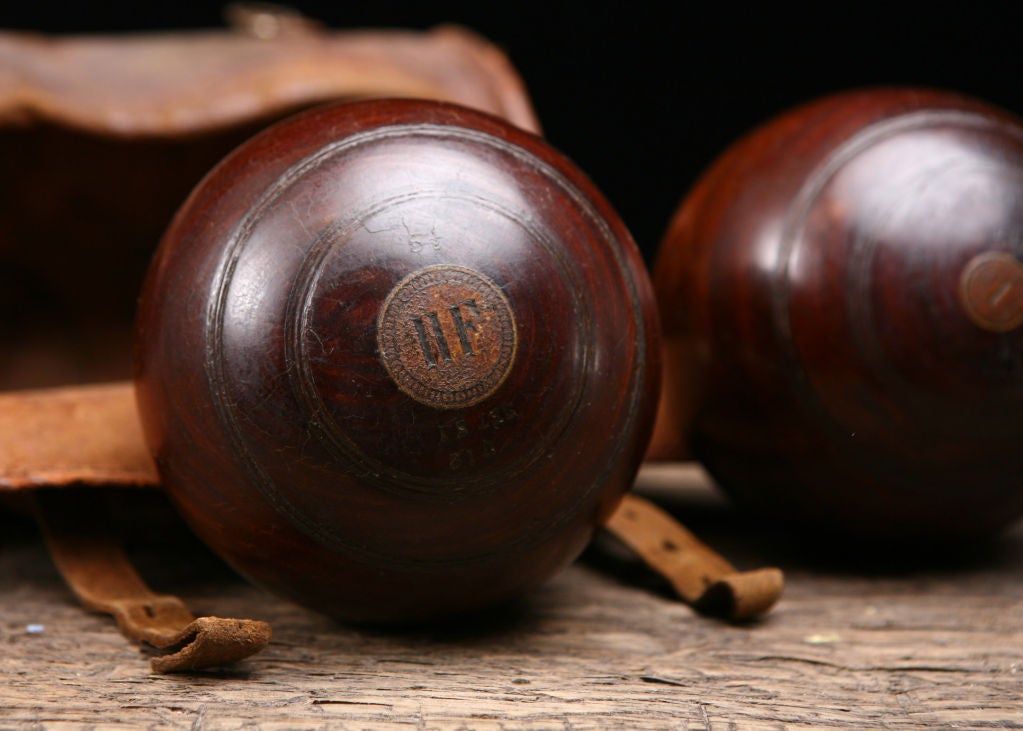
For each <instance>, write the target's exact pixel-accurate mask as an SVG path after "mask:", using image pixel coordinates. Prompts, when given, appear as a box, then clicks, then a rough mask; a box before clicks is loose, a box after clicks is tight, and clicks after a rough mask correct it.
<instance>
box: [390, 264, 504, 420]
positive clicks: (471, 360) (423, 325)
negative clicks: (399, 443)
mask: <svg viewBox="0 0 1023 731" xmlns="http://www.w3.org/2000/svg"><path fill="white" fill-rule="evenodd" d="M377 346H378V348H379V350H380V358H381V360H382V361H383V363H384V366H385V367H386V368H387V372H388V373H390V375H391V378H393V379H394V382H395V383H396V384H397V385H398V388H400V389H401V390H402V391H404V392H405V393H406V394H408V395H409V396H411V397H412V398H414V399H415V400H416V401H418V402H420V403H423V404H426V405H427V406H432V407H434V408H437V409H457V408H462V407H464V406H471V405H472V404H476V403H479V402H480V401H483V400H484V399H486V398H487V397H488V396H490V395H491V394H492V393H494V391H496V390H497V388H498V387H499V386H500V385H501V384H502V383H503V382H504V379H505V378H506V377H507V376H508V372H509V371H510V370H511V367H512V364H513V363H514V361H515V351H516V348H517V346H518V335H517V333H516V326H515V316H514V314H513V313H512V309H511V306H510V305H509V304H508V300H507V298H506V297H505V296H504V293H503V292H502V291H501V289H500V287H498V286H497V285H496V284H494V282H493V281H491V280H490V279H489V278H487V277H486V276H484V275H483V274H480V273H479V272H475V271H473V270H471V269H466V268H464V267H456V266H432V267H427V268H425V269H420V270H419V271H417V272H413V273H412V274H410V275H409V276H407V277H405V278H404V279H402V280H401V281H400V282H398V284H397V285H396V286H395V287H394V289H392V290H391V293H390V294H389V295H387V299H386V300H385V301H384V306H383V307H382V308H381V310H380V316H379V318H378V320H377Z"/></svg>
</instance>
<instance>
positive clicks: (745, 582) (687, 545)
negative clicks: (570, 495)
mask: <svg viewBox="0 0 1023 731" xmlns="http://www.w3.org/2000/svg"><path fill="white" fill-rule="evenodd" d="M605 527H606V528H607V529H608V530H609V531H610V532H611V533H612V534H614V535H615V536H616V537H617V538H618V539H619V540H620V541H622V542H623V543H625V544H626V545H627V546H628V547H629V548H631V549H632V550H633V551H635V552H636V553H637V554H638V555H639V557H640V558H641V559H643V561H644V563H646V564H647V565H648V566H649V567H650V568H652V569H653V570H654V571H656V572H657V573H658V574H660V575H661V576H663V577H664V578H665V579H667V580H668V581H669V582H670V583H671V585H672V587H673V588H674V589H675V591H676V592H677V593H678V595H679V596H680V597H681V598H682V599H683V600H684V601H686V602H687V603H689V604H691V605H692V606H693V607H694V608H695V609H696V610H697V611H700V612H703V613H705V614H710V615H713V616H718V617H724V618H727V619H731V620H744V619H752V618H754V617H758V616H760V615H762V614H765V613H766V612H767V611H768V610H770V609H771V607H773V606H774V605H775V603H777V601H778V599H779V598H780V597H781V592H782V589H783V588H784V584H785V581H784V577H783V575H782V572H781V571H780V570H779V569H776V568H765V569H758V570H756V571H737V570H736V569H735V567H734V566H732V564H730V563H729V562H728V561H726V560H725V559H724V558H722V557H721V556H719V555H718V554H717V553H715V552H714V551H712V550H711V549H710V548H709V547H708V546H706V545H705V544H704V543H702V542H701V541H700V540H699V539H698V538H697V537H696V536H694V535H693V534H692V533H691V532H690V531H689V530H688V529H687V528H686V527H685V526H683V525H682V524H681V523H679V522H678V521H677V520H675V519H674V518H673V517H671V516H670V515H668V514H667V513H666V512H664V511H663V510H661V509H660V508H658V507H657V506H655V505H654V504H653V503H651V502H650V501H649V500H645V499H643V498H641V497H637V496H636V495H626V496H625V499H624V500H622V503H621V505H620V506H619V507H618V510H617V511H615V513H614V515H612V516H611V519H610V520H609V521H608V522H607V524H606V525H605Z"/></svg>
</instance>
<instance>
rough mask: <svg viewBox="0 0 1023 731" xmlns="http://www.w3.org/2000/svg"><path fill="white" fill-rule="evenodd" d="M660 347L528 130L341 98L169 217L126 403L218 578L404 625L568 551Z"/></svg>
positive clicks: (570, 555)
mask: <svg viewBox="0 0 1023 731" xmlns="http://www.w3.org/2000/svg"><path fill="white" fill-rule="evenodd" d="M658 337H659V336H658V331H657V321H656V313H655V305H654V301H653V294H652V290H651V288H650V285H649V282H648V280H647V279H646V277H645V274H644V271H643V269H642V262H641V259H640V257H639V253H638V250H637V249H636V247H635V245H634V244H633V242H632V240H631V238H630V236H629V234H628V232H627V231H626V229H625V228H624V226H623V225H622V223H621V222H620V220H619V219H618V217H617V216H616V215H615V214H614V212H613V211H612V210H611V209H610V207H609V206H608V204H607V203H606V201H605V200H604V198H603V197H602V196H601V195H600V194H599V193H598V192H597V191H596V190H595V189H594V187H593V186H592V184H591V183H590V182H589V181H588V180H587V179H586V178H585V177H584V176H583V175H582V174H581V173H580V172H579V171H578V170H577V169H576V168H575V167H574V166H572V165H571V164H570V163H569V162H568V161H567V160H566V159H565V158H564V157H562V156H561V155H559V154H558V153H556V152H554V151H553V150H552V149H551V148H550V147H548V146H547V145H546V144H545V143H544V142H543V141H542V140H541V139H539V138H538V137H535V136H533V135H531V134H528V133H526V132H523V131H521V130H519V129H516V128H514V127H512V126H510V125H508V124H505V123H503V122H501V121H500V120H497V119H496V118H493V117H489V116H486V115H483V114H480V113H477V112H472V111H469V110H466V109H462V108H459V107H455V106H451V105H445V104H440V103H434V102H416V101H384V102H381V101H375V102H365V103H357V104H348V105H340V106H333V107H328V108H324V109H318V110H314V111H312V112H309V113H306V114H304V115H300V116H298V117H296V118H293V119H292V120H289V121H286V122H284V123H282V124H280V125H278V126H276V127H273V128H271V129H270V130H268V131H266V132H265V133H263V134H260V135H258V136H257V137H255V138H254V139H252V140H251V141H249V142H248V143H246V144H245V145H243V146H242V147H241V148H239V149H238V150H237V151H236V152H234V153H233V154H232V155H231V156H230V157H228V158H227V159H226V160H225V161H224V162H223V163H221V164H220V165H219V166H218V167H217V168H215V169H214V170H213V172H211V173H210V175H209V176H208V177H207V178H206V179H205V180H204V181H203V182H202V183H200V185H199V186H198V187H197V189H196V190H195V191H194V192H193V193H192V195H191V197H190V198H189V199H188V201H187V202H186V203H185V205H184V206H183V208H182V209H181V211H180V212H179V213H178V215H177V217H176V218H175V220H174V222H173V224H172V225H171V227H170V229H169V231H168V233H167V234H166V237H165V239H164V240H163V242H162V243H161V246H160V247H159V250H158V251H157V253H156V256H155V259H154V261H153V264H152V267H151V269H150V272H149V276H148V279H147V282H146V284H145V287H144V292H143V295H142V301H141V309H140V315H139V323H138V332H137V342H138V346H137V353H136V356H137V357H136V370H137V373H136V375H137V385H138V389H137V390H138V399H139V408H140V412H141V415H142V420H143V424H144V429H145V433H146V437H147V440H148V443H149V445H150V448H151V449H152V452H153V454H154V456H155V459H156V462H157V465H158V468H159V471H160V475H161V478H162V480H163V481H164V483H165V484H166V487H167V489H168V490H169V492H170V494H171V495H172V498H173V500H174V501H175V503H176V504H177V505H178V507H179V508H180V510H181V512H182V514H183V515H184V516H185V518H186V520H187V521H188V522H189V523H190V524H191V525H192V527H193V528H194V529H195V531H196V532H197V533H198V534H199V536H200V537H201V538H202V539H203V540H204V541H206V542H207V543H208V544H209V545H210V546H211V547H213V548H214V549H215V550H216V551H217V552H218V553H220V554H221V555H222V556H223V557H224V558H225V559H226V560H227V561H228V562H229V563H231V564H232V565H233V566H234V567H235V568H237V569H238V570H239V571H240V572H241V573H242V574H244V575H245V576H247V577H249V578H250V579H252V580H253V581H255V582H256V583H258V584H261V585H263V586H265V587H267V588H269V589H270V590H272V591H274V592H277V593H279V594H281V595H284V596H286V597H289V598H291V599H293V600H295V601H297V602H299V603H301V604H304V605H307V606H309V607H312V608H314V609H317V610H320V611H322V612H325V613H328V614H331V615H333V616H335V617H340V618H345V619H352V620H360V621H419V620H425V619H429V618H433V617H437V616H441V615H447V614H452V613H458V612H463V611H467V610H471V609H475V608H478V607H482V606H485V605H489V604H492V603H495V602H498V601H501V600H503V599H506V598H508V597H510V596H513V595H515V594H518V593H520V592H522V591H525V590H527V589H529V588H531V587H533V586H535V585H537V584H538V583H540V582H541V581H543V580H544V579H546V578H547V577H549V576H550V575H552V574H553V573H554V572H556V571H557V570H558V569H560V568H562V567H563V566H565V565H566V564H567V563H569V562H570V561H572V560H573V559H574V558H575V557H576V556H577V555H578V554H579V553H580V551H581V550H582V549H583V547H584V546H585V544H586V543H587V541H588V540H589V538H590V536H591V534H592V532H593V531H594V529H595V528H596V527H597V526H599V525H600V524H601V523H602V522H603V520H604V519H605V518H606V517H608V515H609V514H610V512H611V511H612V510H613V509H614V508H615V506H616V505H617V503H618V502H619V500H620V498H621V496H622V495H623V494H624V492H625V491H626V490H627V489H628V487H629V486H630V484H631V481H632V478H633V476H634V474H635V472H636V470H637V468H638V464H639V462H640V459H641V457H642V453H643V450H644V448H645V444H646V440H647V438H648V436H649V431H650V427H651V423H652V418H653V407H654V404H655V400H656V399H655V396H656V393H657V389H658V383H657V381H658V376H659V369H660V364H659V360H658V358H659V354H658V351H657V350H656V349H655V347H656V343H657V339H658Z"/></svg>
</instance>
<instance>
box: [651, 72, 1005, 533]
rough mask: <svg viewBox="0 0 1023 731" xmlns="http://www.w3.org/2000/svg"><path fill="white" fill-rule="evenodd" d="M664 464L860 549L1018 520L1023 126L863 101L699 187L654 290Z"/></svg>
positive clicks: (757, 151)
mask: <svg viewBox="0 0 1023 731" xmlns="http://www.w3.org/2000/svg"><path fill="white" fill-rule="evenodd" d="M654 281H655V290H656V291H657V296H658V302H659V307H660V312H661V317H662V323H663V327H664V331H665V361H666V364H665V381H666V384H665V390H664V401H663V403H662V413H661V416H660V417H659V421H658V426H657V429H656V430H655V438H654V447H653V448H652V452H651V454H652V456H655V457H656V456H660V457H665V456H677V455H679V454H680V453H681V450H682V449H686V448H688V449H691V451H692V454H693V455H694V456H696V457H697V458H699V459H700V460H702V461H703V462H704V464H705V465H706V466H707V467H708V469H709V470H710V472H711V473H712V474H713V476H714V477H715V479H716V480H717V481H718V482H719V484H720V485H721V486H722V487H724V488H725V489H726V490H727V491H728V492H729V493H730V494H731V495H733V496H734V497H735V498H736V499H737V500H738V501H739V502H741V503H742V504H744V505H746V506H747V507H750V508H752V509H754V510H757V511H761V512H763V513H766V514H768V515H771V516H774V517H777V518H781V519H783V520H787V521H795V522H799V523H801V524H802V525H803V526H804V527H806V526H809V527H812V528H815V529H819V530H824V531H835V530H837V531H840V532H842V533H846V534H855V535H858V536H861V537H863V538H881V539H897V540H917V539H923V540H927V541H933V540H950V539H961V538H970V537H977V536H981V535H984V534H989V533H992V532H994V531H997V530H998V529H1000V528H1002V527H1004V526H1006V525H1007V524H1008V523H1010V522H1011V521H1013V520H1014V519H1015V518H1017V517H1018V516H1019V515H1020V513H1021V509H1023V127H1021V124H1020V122H1019V120H1017V119H1016V118H1014V117H1011V116H1010V115H1008V114H1007V113H1005V112H1003V111H1000V110H998V109H995V108H993V107H991V106H988V105H986V104H983V103H980V102H978V101H974V100H971V99H968V98H964V97H961V96H957V95H953V94H949V93H941V92H936V91H923V90H911V89H905V90H878V91H862V92H851V93H845V94H840V95H837V96H833V97H830V98H825V99H823V100H821V101H817V102H815V103H811V104H809V105H806V106H803V107H801V108H798V109H796V110H794V111H791V112H789V113H787V114H785V115H783V116H780V117H778V118H777V119H775V120H774V121H772V122H770V123H768V124H767V125H765V126H763V127H761V128H760V129H758V130H756V131H754V132H753V133H752V134H750V135H749V136H747V137H746V138H745V139H743V140H741V141H740V142H738V143H737V144H736V145H734V146H733V147H732V148H731V149H730V150H728V151H727V152H726V153H725V154H724V155H723V156H722V157H721V158H720V159H719V160H718V161H717V162H716V164H714V165H713V167H712V168H711V169H710V170H709V171H708V172H707V173H706V174H705V175H704V176H703V177H702V178H701V179H700V180H699V182H698V183H697V185H696V186H695V188H694V189H693V190H692V192H691V194H690V195H689V196H688V198H687V200H686V201H685V202H684V204H683V205H682V207H681V208H680V210H679V211H678V212H677V214H676V217H675V218H674V220H673V222H672V224H671V226H670V229H669V232H668V234H667V236H666V238H665V239H664V241H663V244H662V249H661V251H660V253H659V259H658V261H657V264H656V269H655V276H654Z"/></svg>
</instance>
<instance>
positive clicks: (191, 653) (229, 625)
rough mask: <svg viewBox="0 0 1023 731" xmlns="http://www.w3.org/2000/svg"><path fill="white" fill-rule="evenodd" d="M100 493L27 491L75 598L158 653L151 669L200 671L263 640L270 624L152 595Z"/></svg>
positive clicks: (266, 639) (267, 637) (243, 655)
mask: <svg viewBox="0 0 1023 731" xmlns="http://www.w3.org/2000/svg"><path fill="white" fill-rule="evenodd" d="M103 497H104V495H102V494H100V493H96V492H90V491H87V490H60V489H53V488H48V489H44V490H38V491H36V492H35V493H34V494H33V498H34V502H35V508H36V515H37V518H38V521H39V525H40V526H41V528H42V530H43V534H44V535H45V536H46V543H47V545H48V546H49V548H50V553H51V555H52V556H53V560H54V563H56V564H57V568H58V569H59V570H60V573H61V574H62V575H63V576H64V580H65V581H67V583H68V586H70V587H71V590H72V591H73V592H74V593H75V595H76V596H77V597H78V600H79V601H80V602H81V603H82V604H84V605H85V606H86V607H88V608H89V609H93V610H96V611H99V612H106V613H108V614H111V615H113V617H114V619H116V620H117V624H118V625H119V626H120V628H121V631H122V632H124V634H125V635H127V636H128V637H130V638H131V639H133V640H136V641H137V642H143V643H146V644H147V645H150V646H152V647H154V648H158V649H160V650H164V651H166V654H163V655H159V656H157V657H154V658H153V659H152V667H153V670H155V671H156V672H158V673H174V672H182V671H189V670H201V669H204V668H209V667H213V666H218V665H225V664H228V663H232V662H235V661H237V660H242V659H244V658H246V657H249V656H250V655H253V654H255V653H257V652H259V651H260V650H262V649H263V648H264V647H266V645H267V643H268V642H270V625H268V624H267V623H266V622H260V621H256V620H252V619H224V618H222V617H199V618H198V619H197V618H196V617H195V615H193V614H192V613H191V612H190V611H189V610H188V607H186V606H185V605H184V603H183V602H182V601H181V600H180V599H178V598H177V597H175V596H169V595H165V594H156V593H154V592H153V591H152V590H151V589H150V588H149V587H148V586H146V584H145V582H144V581H142V579H141V578H140V577H139V575H138V573H137V572H136V571H135V568H134V567H133V566H132V565H131V563H130V562H129V561H128V558H127V557H126V556H125V553H124V550H123V548H122V547H121V545H120V544H119V543H118V541H117V539H116V538H115V537H114V531H113V530H112V527H111V526H110V524H109V520H108V518H107V515H106V510H105V505H104V501H103Z"/></svg>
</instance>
